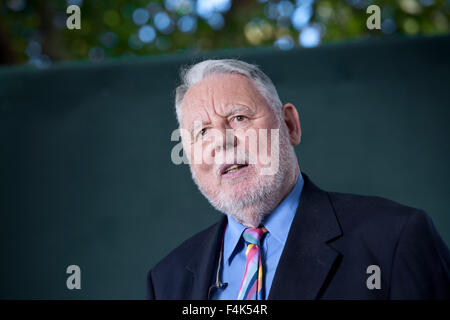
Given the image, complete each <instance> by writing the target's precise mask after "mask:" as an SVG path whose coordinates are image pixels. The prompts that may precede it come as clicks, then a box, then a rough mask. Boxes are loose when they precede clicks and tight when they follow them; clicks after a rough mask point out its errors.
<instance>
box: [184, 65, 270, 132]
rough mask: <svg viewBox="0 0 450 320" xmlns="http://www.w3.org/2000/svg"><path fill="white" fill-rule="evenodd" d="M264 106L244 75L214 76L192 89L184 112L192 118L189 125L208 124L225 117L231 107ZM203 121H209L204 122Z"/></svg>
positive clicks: (189, 91)
mask: <svg viewBox="0 0 450 320" xmlns="http://www.w3.org/2000/svg"><path fill="white" fill-rule="evenodd" d="M261 99H262V102H264V98H263V97H262V96H260V94H259V92H258V91H257V90H256V88H255V87H254V85H253V83H252V82H251V80H250V79H248V78H246V77H245V76H242V75H236V74H233V75H214V76H211V77H208V78H205V79H204V80H202V81H200V82H198V83H196V84H195V85H193V86H192V87H191V88H190V89H189V90H188V92H187V93H186V96H185V99H184V102H183V103H182V108H184V109H186V111H185V114H189V117H186V118H189V122H187V123H186V124H187V125H190V122H193V121H195V120H200V119H202V118H203V121H209V120H210V118H211V117H214V116H221V117H223V116H225V115H226V111H227V110H228V108H230V107H231V106H235V105H239V104H241V105H247V106H249V107H252V106H253V105H257V104H258V103H260V102H261V101H260V100H261ZM202 116H203V117H202ZM204 117H207V119H205V118H204Z"/></svg>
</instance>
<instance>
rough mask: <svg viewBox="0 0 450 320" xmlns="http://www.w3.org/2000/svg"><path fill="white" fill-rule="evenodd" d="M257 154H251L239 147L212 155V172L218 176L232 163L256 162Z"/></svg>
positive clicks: (245, 163)
mask: <svg viewBox="0 0 450 320" xmlns="http://www.w3.org/2000/svg"><path fill="white" fill-rule="evenodd" d="M256 159H257V156H253V155H252V154H251V153H249V152H248V151H246V150H244V149H241V148H230V149H227V150H226V151H224V152H220V153H218V154H216V156H215V157H214V167H213V172H214V174H215V175H216V176H217V177H220V176H221V175H222V173H223V171H224V169H225V168H226V167H229V166H231V165H233V164H242V165H250V164H253V163H256V162H255V160H256Z"/></svg>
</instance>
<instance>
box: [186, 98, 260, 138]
mask: <svg viewBox="0 0 450 320" xmlns="http://www.w3.org/2000/svg"><path fill="white" fill-rule="evenodd" d="M236 113H246V114H250V115H252V114H253V113H254V112H253V111H252V110H251V109H250V108H249V107H245V106H233V107H232V108H231V109H230V110H229V111H227V112H226V114H225V118H228V117H229V116H231V115H233V114H236ZM194 123H195V121H194ZM194 123H193V124H192V127H191V129H190V130H189V133H190V135H191V138H192V139H193V138H194V130H195V129H196V127H195V126H194ZM202 124H204V125H208V123H207V122H202Z"/></svg>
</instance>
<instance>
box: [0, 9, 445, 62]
mask: <svg viewBox="0 0 450 320" xmlns="http://www.w3.org/2000/svg"><path fill="white" fill-rule="evenodd" d="M1 1H2V2H1V7H0V63H1V64H25V63H28V64H31V65H34V66H37V67H48V66H49V65H51V63H52V62H53V61H60V60H86V59H89V60H91V61H93V62H101V61H103V60H105V59H107V58H113V57H128V56H136V55H142V54H156V53H166V52H198V51H201V50H208V49H219V48H241V47H249V46H275V47H276V48H277V49H279V50H290V49H292V48H293V47H296V46H303V47H314V46H317V45H320V44H321V43H326V42H330V41H342V40H353V39H362V38H367V37H391V36H395V35H433V34H446V33H448V32H449V23H450V21H449V19H450V10H449V8H450V0H398V1H393V0H379V1H373V0H297V1H296V0H281V1H280V0H277V1H275V0H234V1H231V0H159V1H157V0H155V1H151V0H84V1H83V0H53V1H46V0H40V1H38V0H1ZM71 4H76V5H79V7H80V8H81V29H80V30H69V29H67V27H66V19H67V17H68V16H69V15H68V14H67V13H66V8H67V7H68V6H69V5H71ZM371 4H376V5H378V6H379V7H380V8H381V22H382V25H381V26H382V29H381V30H368V28H367V27H366V20H367V18H368V17H369V14H367V13H366V8H367V7H368V6H369V5H371Z"/></svg>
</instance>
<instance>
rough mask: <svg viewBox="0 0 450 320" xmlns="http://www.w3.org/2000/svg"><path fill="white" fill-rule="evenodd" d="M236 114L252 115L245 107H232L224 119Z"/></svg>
mask: <svg viewBox="0 0 450 320" xmlns="http://www.w3.org/2000/svg"><path fill="white" fill-rule="evenodd" d="M236 113H246V114H253V111H252V110H251V109H250V108H248V107H245V106H234V107H232V108H231V110H229V111H228V112H227V113H226V115H225V117H227V118H228V117H229V116H231V115H232V114H236Z"/></svg>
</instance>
